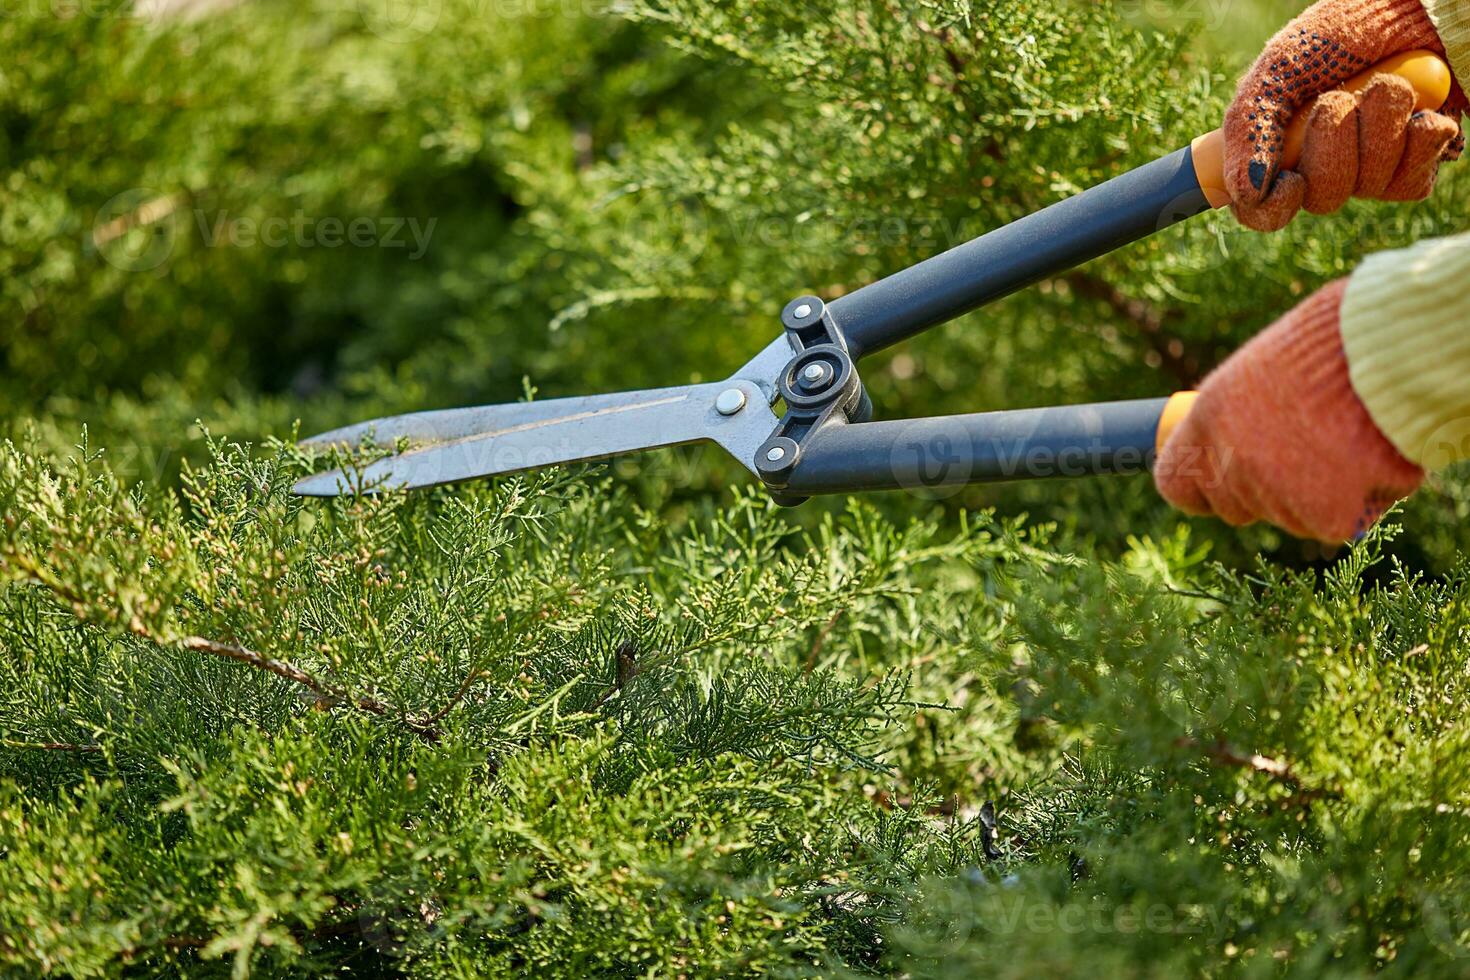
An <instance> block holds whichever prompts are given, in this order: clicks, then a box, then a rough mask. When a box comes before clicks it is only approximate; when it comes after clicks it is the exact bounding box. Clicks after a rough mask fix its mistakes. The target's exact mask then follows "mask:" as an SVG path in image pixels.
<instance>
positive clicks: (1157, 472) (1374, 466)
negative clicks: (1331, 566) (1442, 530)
mask: <svg viewBox="0 0 1470 980" xmlns="http://www.w3.org/2000/svg"><path fill="white" fill-rule="evenodd" d="M1346 290H1347V280H1345V279H1344V280H1340V281H1338V282H1335V283H1333V284H1332V285H1330V286H1327V287H1325V288H1324V289H1322V290H1321V291H1320V292H1318V293H1316V294H1315V295H1313V296H1312V297H1311V298H1309V299H1308V300H1307V301H1306V302H1304V303H1302V304H1301V305H1300V306H1298V307H1297V308H1296V309H1295V310H1293V311H1292V312H1290V313H1288V314H1287V315H1286V316H1285V317H1283V318H1282V319H1281V320H1280V321H1279V322H1277V323H1276V324H1275V325H1273V326H1272V327H1270V328H1269V329H1267V330H1265V331H1264V332H1262V333H1261V334H1259V335H1257V336H1256V337H1255V338H1254V339H1253V340H1251V341H1250V342H1249V343H1248V344H1246V345H1245V346H1244V347H1242V348H1241V349H1240V350H1239V351H1237V352H1236V353H1235V354H1234V356H1232V357H1231V358H1230V359H1229V360H1228V361H1226V362H1225V363H1224V364H1223V365H1221V367H1220V368H1219V369H1218V370H1216V371H1215V372H1214V373H1212V374H1211V375H1210V376H1209V377H1208V378H1206V379H1205V382H1204V384H1203V385H1201V387H1200V395H1199V400H1198V401H1197V402H1195V405H1194V407H1193V409H1192V410H1191V411H1190V414H1189V416H1188V417H1187V418H1186V419H1185V420H1184V422H1183V423H1181V425H1180V426H1179V428H1178V429H1177V430H1175V432H1174V433H1173V434H1172V435H1171V436H1170V437H1169V441H1168V442H1167V443H1166V444H1165V445H1164V448H1163V451H1162V452H1161V453H1160V455H1159V460H1158V464H1157V465H1156V467H1155V469H1154V480H1155V482H1156V483H1157V485H1158V488H1159V492H1160V493H1162V494H1163V496H1164V498H1165V499H1166V500H1168V501H1169V502H1170V503H1171V504H1173V505H1174V506H1175V507H1178V508H1179V509H1181V510H1183V511H1186V512H1188V513H1191V514H1199V515H1208V514H1214V515H1217V516H1219V517H1221V518H1223V519H1224V520H1225V521H1227V522H1229V523H1230V524H1233V525H1236V526H1237V527H1239V526H1243V525H1246V524H1251V523H1254V522H1256V521H1267V522H1269V523H1271V524H1274V525H1276V526H1277V527H1280V528H1282V529H1284V530H1286V531H1288V532H1289V533H1291V534H1293V535H1296V536H1297V537H1301V538H1314V539H1316V540H1319V541H1326V542H1331V543H1341V542H1343V541H1347V540H1350V539H1352V538H1356V537H1359V536H1361V535H1362V534H1363V533H1364V532H1365V531H1367V530H1368V528H1369V527H1371V526H1372V525H1373V523H1374V522H1375V521H1377V520H1378V518H1379V517H1381V516H1382V515H1383V513H1384V511H1386V510H1387V509H1388V508H1389V507H1391V506H1392V505H1393V504H1394V503H1395V502H1396V501H1398V500H1400V499H1402V498H1404V497H1407V496H1409V495H1410V494H1412V493H1413V492H1414V491H1415V490H1416V489H1418V487H1419V485H1420V484H1421V483H1422V482H1423V480H1424V471H1423V470H1422V469H1420V468H1419V467H1418V466H1416V465H1415V464H1413V463H1411V462H1410V461H1409V460H1407V459H1405V458H1404V457H1403V455H1402V454H1400V453H1399V451H1398V450H1397V449H1395V448H1394V446H1393V445H1392V444H1391V443H1390V442H1389V441H1388V439H1387V438H1385V437H1384V435H1383V433H1382V432H1380V431H1379V429H1378V426H1377V425H1375V424H1374V422H1373V419H1372V418H1371V417H1370V416H1369V414H1368V410H1367V409H1366V408H1364V407H1363V403H1362V402H1361V401H1360V400H1359V398H1358V396H1357V394H1356V393H1355V392H1354V390H1353V386H1352V383H1351V380H1350V379H1349V376H1348V363H1347V358H1346V357H1345V355H1344V353H1343V345H1342V335H1341V331H1340V317H1339V311H1340V309H1341V306H1342V298H1343V295H1344V293H1345V292H1346Z"/></svg>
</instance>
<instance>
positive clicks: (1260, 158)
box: [1225, 0, 1465, 231]
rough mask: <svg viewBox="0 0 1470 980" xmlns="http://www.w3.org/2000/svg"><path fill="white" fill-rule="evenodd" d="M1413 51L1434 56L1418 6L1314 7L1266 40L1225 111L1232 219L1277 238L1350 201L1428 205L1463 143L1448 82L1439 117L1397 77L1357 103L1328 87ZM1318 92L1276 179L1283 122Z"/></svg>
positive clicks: (1439, 47)
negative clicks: (1420, 107)
mask: <svg viewBox="0 0 1470 980" xmlns="http://www.w3.org/2000/svg"><path fill="white" fill-rule="evenodd" d="M1418 48H1427V49H1429V50H1432V51H1436V52H1438V53H1439V54H1441V55H1443V54H1444V45H1443V44H1442V43H1441V41H1440V38H1439V34H1438V33H1437V32H1436V31H1435V28H1434V24H1433V23H1432V22H1431V21H1430V19H1429V15H1428V14H1427V13H1425V10H1424V5H1423V3H1422V2H1421V0H1320V2H1319V3H1316V4H1313V5H1312V6H1311V7H1309V8H1308V9H1307V10H1306V12H1304V13H1303V14H1302V15H1301V16H1300V17H1298V18H1297V19H1296V20H1294V21H1292V22H1291V23H1290V24H1289V25H1287V27H1286V29H1285V30H1283V31H1282V32H1281V33H1280V34H1277V35H1276V37H1274V38H1273V39H1272V40H1271V42H1270V43H1269V44H1267V45H1266V50H1265V52H1264V53H1263V54H1262V55H1261V57H1260V59H1259V60H1257V61H1256V64H1255V66H1254V67H1253V68H1252V69H1251V70H1250V72H1249V73H1248V74H1247V75H1246V76H1245V78H1244V79H1242V81H1241V83H1240V88H1239V90H1238V91H1237V93H1236V96H1235V101H1234V102H1233V103H1232V104H1231V106H1230V110H1229V111H1228V112H1227V113H1226V115H1225V147H1226V149H1225V183H1226V186H1227V188H1228V189H1229V191H1230V196H1231V197H1232V198H1233V199H1234V206H1235V214H1236V216H1237V217H1238V218H1239V219H1240V221H1241V223H1242V224H1244V225H1246V226H1247V227H1249V228H1253V229H1255V230H1257V231H1276V230H1277V229H1280V228H1284V227H1286V225H1287V224H1288V223H1289V222H1290V221H1291V219H1292V218H1293V217H1295V216H1296V214H1297V212H1298V211H1300V210H1301V209H1302V208H1303V207H1305V208H1306V209H1307V210H1308V211H1311V212H1313V213H1314V214H1325V213H1328V212H1331V211H1336V210H1337V209H1338V208H1340V207H1342V206H1343V205H1344V204H1346V203H1347V201H1348V198H1350V197H1364V198H1375V199H1378V200H1387V201H1414V200H1422V199H1424V198H1426V197H1428V196H1429V194H1430V193H1431V192H1432V191H1433V189H1434V183H1435V178H1436V176H1437V174H1438V172H1439V164H1440V162H1441V161H1442V160H1446V159H1457V158H1458V157H1459V155H1460V151H1461V150H1462V149H1463V147H1464V142H1465V141H1464V137H1463V136H1462V135H1461V131H1460V121H1459V120H1460V114H1461V111H1462V110H1463V109H1464V107H1465V95H1464V92H1463V90H1462V89H1461V88H1460V86H1459V84H1458V83H1456V84H1455V86H1454V90H1453V92H1452V93H1451V95H1450V101H1449V103H1448V105H1447V106H1446V107H1445V110H1444V111H1443V112H1421V113H1415V112H1414V95H1413V90H1412V89H1411V88H1410V86H1409V85H1408V83H1407V82H1404V81H1402V80H1400V79H1380V80H1379V81H1376V82H1374V83H1373V85H1371V86H1369V88H1368V89H1367V90H1366V91H1364V92H1363V93H1362V94H1361V95H1358V96H1354V95H1350V94H1348V93H1346V92H1334V91H1332V90H1333V89H1335V88H1337V87H1338V86H1339V85H1341V84H1342V83H1343V82H1344V81H1346V80H1347V79H1349V78H1351V77H1352V76H1354V75H1357V74H1359V73H1360V72H1362V71H1364V70H1365V69H1367V68H1369V67H1371V66H1372V65H1375V64H1377V63H1378V62H1380V61H1383V60H1385V59H1386V58H1389V57H1391V56H1393V55H1395V54H1401V53H1403V52H1405V51H1412V50H1415V49H1418ZM1323 93H1328V94H1326V95H1323ZM1318 96H1322V97H1321V98H1320V99H1318V100H1317V103H1316V105H1315V106H1313V107H1312V108H1311V109H1310V110H1308V111H1309V112H1310V113H1311V115H1310V116H1309V117H1308V128H1307V137H1306V142H1305V144H1304V145H1303V150H1302V160H1301V163H1300V164H1299V165H1298V170H1297V171H1296V172H1292V171H1285V172H1281V173H1278V169H1279V167H1280V158H1281V149H1282V144H1283V141H1284V135H1285V132H1286V128H1287V126H1288V125H1289V124H1290V123H1291V120H1292V118H1293V117H1294V116H1295V115H1296V114H1297V112H1298V111H1299V110H1301V109H1302V108H1303V107H1304V106H1307V105H1308V104H1309V103H1310V102H1311V101H1312V100H1313V99H1315V98H1317V97H1318Z"/></svg>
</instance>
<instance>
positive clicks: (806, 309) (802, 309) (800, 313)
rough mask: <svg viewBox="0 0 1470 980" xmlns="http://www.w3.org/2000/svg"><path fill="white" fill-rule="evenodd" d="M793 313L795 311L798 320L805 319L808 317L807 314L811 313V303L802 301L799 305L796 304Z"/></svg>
mask: <svg viewBox="0 0 1470 980" xmlns="http://www.w3.org/2000/svg"><path fill="white" fill-rule="evenodd" d="M795 313H796V318H797V319H798V320H805V319H806V318H807V317H809V316H811V315H812V307H811V304H810V303H802V304H801V305H800V306H798V307H797V308H796V310H795Z"/></svg>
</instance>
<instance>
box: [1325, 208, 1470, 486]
mask: <svg viewBox="0 0 1470 980" xmlns="http://www.w3.org/2000/svg"><path fill="white" fill-rule="evenodd" d="M1467 301H1470V235H1456V236H1454V237H1452V238H1440V239H1435V240H1433V241H1427V242H1420V243H1419V244H1417V245H1415V246H1413V247H1411V248H1406V249H1402V250H1399V251H1394V252H1382V253H1379V254H1378V255H1373V256H1370V257H1369V258H1368V259H1367V261H1365V262H1364V263H1363V264H1362V265H1361V266H1359V267H1358V270H1357V271H1356V272H1354V273H1353V277H1352V281H1351V282H1350V283H1349V285H1348V290H1347V295H1346V296H1345V297H1344V298H1343V304H1342V340H1343V348H1344V351H1345V352H1346V354H1347V361H1348V370H1349V372H1350V375H1351V377H1352V381H1353V388H1354V390H1356V391H1357V393H1358V397H1359V398H1361V399H1362V401H1363V404H1364V406H1365V407H1367V409H1368V414H1369V415H1371V416H1372V417H1373V421H1374V422H1376V423H1378V427H1379V429H1381V430H1382V431H1383V434H1384V435H1385V436H1387V437H1388V440H1389V441H1390V442H1392V443H1393V444H1394V445H1395V446H1396V447H1397V448H1398V450H1399V452H1401V453H1403V454H1404V456H1406V457H1407V458H1409V459H1410V460H1412V461H1413V462H1415V463H1418V464H1419V465H1421V466H1423V467H1425V468H1426V469H1430V470H1434V469H1440V468H1443V467H1445V466H1448V465H1449V464H1451V463H1455V462H1459V461H1460V460H1462V459H1470V302H1467Z"/></svg>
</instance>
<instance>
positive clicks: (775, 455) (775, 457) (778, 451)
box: [766, 446, 786, 463]
mask: <svg viewBox="0 0 1470 980" xmlns="http://www.w3.org/2000/svg"><path fill="white" fill-rule="evenodd" d="M785 458H786V450H784V449H782V448H781V447H780V446H776V447H775V448H774V449H772V450H771V451H770V452H768V453H766V459H768V460H770V461H771V462H773V463H779V462H781V460H783V459H785Z"/></svg>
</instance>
